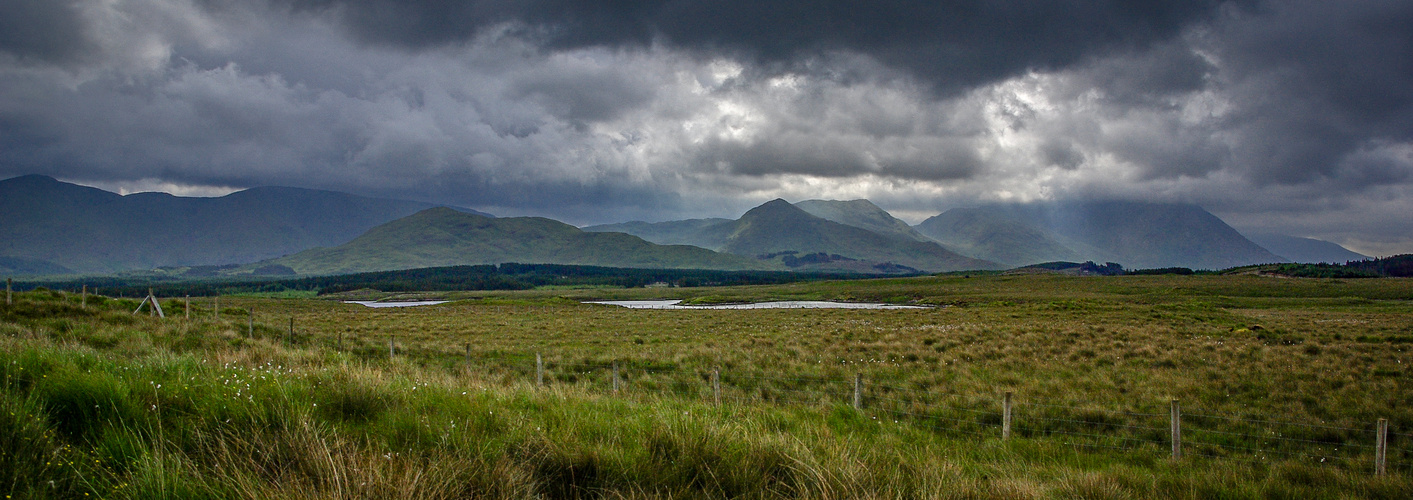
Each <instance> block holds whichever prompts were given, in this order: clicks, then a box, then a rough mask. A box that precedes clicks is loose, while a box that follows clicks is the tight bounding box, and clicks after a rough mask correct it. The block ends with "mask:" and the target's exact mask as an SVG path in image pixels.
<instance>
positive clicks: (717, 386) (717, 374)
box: [711, 366, 721, 406]
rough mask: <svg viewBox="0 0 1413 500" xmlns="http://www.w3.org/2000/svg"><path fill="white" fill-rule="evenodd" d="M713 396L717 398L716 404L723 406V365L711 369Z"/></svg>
mask: <svg viewBox="0 0 1413 500" xmlns="http://www.w3.org/2000/svg"><path fill="white" fill-rule="evenodd" d="M711 396H712V399H714V400H716V405H717V406H721V367H720V366H718V367H716V368H714V369H712V370H711Z"/></svg>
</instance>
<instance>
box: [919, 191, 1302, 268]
mask: <svg viewBox="0 0 1413 500" xmlns="http://www.w3.org/2000/svg"><path fill="white" fill-rule="evenodd" d="M953 211H957V212H958V213H955V214H952V212H953ZM949 214H950V215H949ZM918 230H919V231H920V232H922V233H923V234H925V235H928V236H929V237H932V238H934V239H937V240H938V241H941V242H944V243H946V242H951V243H952V244H954V245H957V246H958V248H967V249H972V251H973V256H977V257H985V258H987V259H995V260H1002V261H1009V262H1011V263H1014V264H1029V263H1034V262H1025V261H1026V260H1039V261H1049V260H1072V261H1082V260H1093V261H1095V262H1105V261H1112V262H1117V263H1119V264H1122V265H1123V266H1124V267H1126V268H1129V269H1141V268H1158V267H1190V268H1194V269H1224V268H1228V267H1235V266H1241V265H1249V264H1260V263H1270V262H1281V261H1284V259H1282V258H1281V257H1279V256H1277V255H1275V254H1273V253H1271V252H1270V251H1268V250H1266V249H1265V248H1262V247H1261V246H1260V245H1257V244H1255V243H1253V242H1251V241H1250V240H1248V239H1246V237H1244V236H1242V235H1241V234H1240V233H1238V232H1237V231H1236V230H1235V229H1232V227H1231V226H1228V225H1227V224H1226V223H1225V222H1223V221H1222V220H1221V219H1219V218H1217V216H1215V215H1212V214H1211V213H1209V212H1207V211H1206V210H1203V209H1202V208H1201V207H1198V206H1196V205H1188V204H1173V203H1144V202H1128V201H1103V202H1072V203H1036V204H1027V205H1020V204H1015V205H991V206H985V207H978V208H975V209H953V210H949V211H948V213H944V214H940V215H938V216H936V217H933V218H931V219H928V220H927V221H923V223H921V224H919V225H918Z"/></svg>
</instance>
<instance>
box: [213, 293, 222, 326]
mask: <svg viewBox="0 0 1413 500" xmlns="http://www.w3.org/2000/svg"><path fill="white" fill-rule="evenodd" d="M215 300H216V302H215V303H214V304H213V305H212V306H211V314H214V315H216V321H220V320H221V296H220V295H217V296H216V299H215Z"/></svg>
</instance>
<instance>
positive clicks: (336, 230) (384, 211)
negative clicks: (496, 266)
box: [0, 175, 486, 274]
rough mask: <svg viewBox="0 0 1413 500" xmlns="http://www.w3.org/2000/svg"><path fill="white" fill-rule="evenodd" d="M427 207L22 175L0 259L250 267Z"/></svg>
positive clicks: (6, 210)
mask: <svg viewBox="0 0 1413 500" xmlns="http://www.w3.org/2000/svg"><path fill="white" fill-rule="evenodd" d="M435 206H436V205H435V204H431V203H422V202H416V201H405V200H391V199H382V198H368V197H364V196H356V195H351V194H347V193H338V192H333V191H320V190H314V189H299V188H289V187H257V188H251V189H246V190H244V191H239V192H235V193H231V194H229V195H226V196H222V197H218V198H188V197H179V196H172V195H170V194H166V193H136V194H130V195H127V196H122V195H118V194H116V193H110V192H107V191H103V190H101V189H95V188H91V187H85V186H79V185H77V184H70V183H66V182H60V181H58V180H55V179H54V178H52V177H47V176H42V175H26V176H22V177H15V178H11V179H6V180H3V181H0V214H4V216H3V217H0V257H9V258H12V259H16V260H13V261H12V262H16V263H26V264H25V265H26V266H27V267H26V269H27V270H29V271H45V270H48V271H54V272H63V271H70V272H79V273H111V272H116V271H125V270H133V269H151V268H154V267H158V266H191V265H215V264H232V263H246V262H255V261H259V260H264V259H269V258H273V257H279V256H282V255H288V254H292V253H295V252H299V251H301V250H305V249H308V248H312V247H320V246H334V245H339V244H342V243H344V242H347V241H349V240H352V239H353V238H355V237H357V236H358V235H360V234H362V233H363V232H365V231H367V230H368V229H371V228H373V227H374V226H377V225H379V224H382V223H385V222H388V221H391V220H395V219H398V218H402V217H406V216H408V215H411V214H414V213H417V212H418V211H421V210H425V209H428V208H432V207H435ZM460 210H463V211H467V212H473V213H474V211H470V210H465V209H460ZM478 214H479V213H478ZM480 215H486V214H480ZM17 265H19V264H17ZM36 266H38V267H36ZM45 266H48V267H45ZM41 274H50V273H47V272H46V273H41Z"/></svg>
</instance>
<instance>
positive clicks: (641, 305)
mask: <svg viewBox="0 0 1413 500" xmlns="http://www.w3.org/2000/svg"><path fill="white" fill-rule="evenodd" d="M587 303H588V304H605V305H610V306H620V307H627V308H629V309H926V307H923V306H903V305H897V304H874V303H864V302H828V301H823V300H781V301H774V302H755V303H751V304H711V305H700V306H692V305H683V304H682V301H681V300H595V301H589V302H587Z"/></svg>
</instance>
